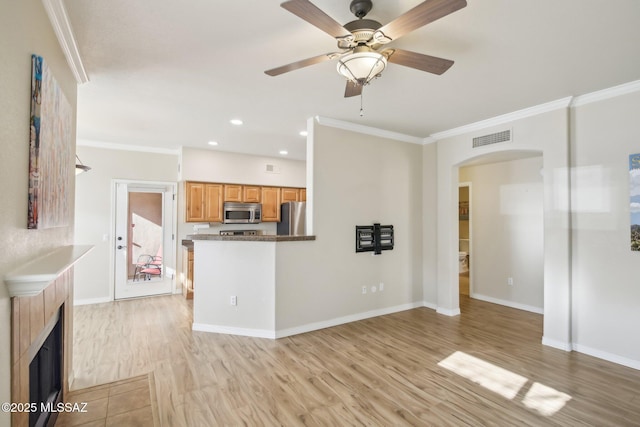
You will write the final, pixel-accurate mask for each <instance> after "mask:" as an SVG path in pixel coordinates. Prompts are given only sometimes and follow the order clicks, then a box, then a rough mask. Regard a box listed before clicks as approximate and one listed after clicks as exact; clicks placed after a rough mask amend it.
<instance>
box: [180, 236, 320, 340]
mask: <svg viewBox="0 0 640 427" xmlns="http://www.w3.org/2000/svg"><path fill="white" fill-rule="evenodd" d="M313 240H315V236H278V235H257V236H222V235H219V234H194V235H189V236H187V242H188V241H192V242H193V248H194V282H195V283H196V284H197V285H196V288H197V290H196V291H195V292H194V294H193V330H195V331H205V332H217V333H227V334H234V335H246V336H254V337H263V338H276V321H275V317H276V314H275V313H276V289H277V283H276V277H277V275H276V269H277V266H278V264H279V263H280V262H283V261H284V262H286V260H283V259H282V257H279V247H281V246H282V245H287V246H289V245H308V244H310V241H313ZM184 243H185V242H183V244H184ZM288 249H291V248H288Z"/></svg>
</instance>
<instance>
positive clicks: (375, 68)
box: [338, 50, 387, 85]
mask: <svg viewBox="0 0 640 427" xmlns="http://www.w3.org/2000/svg"><path fill="white" fill-rule="evenodd" d="M386 67H387V58H386V57H385V56H384V55H382V54H380V53H378V52H375V51H372V50H365V51H360V52H358V51H356V52H353V53H349V54H347V55H345V56H343V57H342V58H340V60H339V61H338V73H340V74H342V75H343V76H344V77H346V78H347V80H350V81H352V82H354V83H355V84H361V85H365V84H367V83H369V82H370V81H371V80H372V79H373V78H375V77H377V76H379V75H380V73H382V72H383V71H384V69H385V68H386Z"/></svg>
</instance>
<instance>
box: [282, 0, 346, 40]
mask: <svg viewBox="0 0 640 427" xmlns="http://www.w3.org/2000/svg"><path fill="white" fill-rule="evenodd" d="M280 6H281V7H283V8H284V9H286V10H288V11H289V12H291V13H293V14H294V15H296V16H298V17H299V18H302V19H304V20H305V21H307V22H308V23H310V24H311V25H313V26H315V27H317V28H319V29H321V30H322V31H324V32H325V33H327V34H329V35H330V36H332V37H349V36H351V33H350V32H349V31H348V30H347V29H346V28H344V27H343V26H342V25H340V24H339V23H338V22H336V21H335V20H334V19H333V18H332V17H330V16H329V15H327V14H326V13H324V12H323V11H322V10H320V9H319V8H318V7H317V6H316V5H314V4H313V3H311V2H310V1H308V0H290V1H286V2H284V3H282V4H281V5H280Z"/></svg>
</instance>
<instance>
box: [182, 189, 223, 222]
mask: <svg viewBox="0 0 640 427" xmlns="http://www.w3.org/2000/svg"><path fill="white" fill-rule="evenodd" d="M223 187H224V186H223V185H222V184H214V183H207V182H187V183H185V194H186V208H187V210H186V215H185V221H186V222H222V203H223V202H222V195H223V194H222V193H223Z"/></svg>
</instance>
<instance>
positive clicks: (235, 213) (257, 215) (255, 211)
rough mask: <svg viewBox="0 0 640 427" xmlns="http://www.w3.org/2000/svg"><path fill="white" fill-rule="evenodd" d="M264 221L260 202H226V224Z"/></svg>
mask: <svg viewBox="0 0 640 427" xmlns="http://www.w3.org/2000/svg"><path fill="white" fill-rule="evenodd" d="M261 221H262V204H260V203H235V202H225V203H224V223H225V224H257V223H259V222H261Z"/></svg>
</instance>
